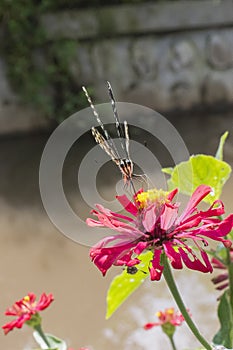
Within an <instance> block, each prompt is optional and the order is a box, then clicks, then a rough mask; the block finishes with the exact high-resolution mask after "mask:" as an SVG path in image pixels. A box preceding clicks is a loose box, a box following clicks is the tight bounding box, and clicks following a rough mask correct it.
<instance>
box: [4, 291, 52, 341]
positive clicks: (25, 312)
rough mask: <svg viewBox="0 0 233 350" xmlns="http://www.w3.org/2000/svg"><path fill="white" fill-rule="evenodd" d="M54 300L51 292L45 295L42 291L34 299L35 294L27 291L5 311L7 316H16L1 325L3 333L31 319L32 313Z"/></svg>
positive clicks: (34, 313)
mask: <svg viewBox="0 0 233 350" xmlns="http://www.w3.org/2000/svg"><path fill="white" fill-rule="evenodd" d="M53 300H54V298H53V295H52V294H48V295H46V294H45V293H43V294H42V295H41V297H40V299H39V301H36V296H35V294H33V293H28V295H26V296H25V297H24V298H23V299H21V300H19V301H16V302H15V303H14V305H13V306H12V307H10V308H8V309H7V310H6V312H5V315H7V316H16V317H17V318H16V319H15V320H14V321H12V322H10V323H7V324H5V325H4V326H2V328H3V330H4V333H5V334H7V333H9V332H10V331H12V330H13V329H14V328H15V327H17V328H21V327H22V326H23V324H24V323H25V322H27V321H29V320H30V319H31V317H32V316H33V315H36V314H37V313H38V312H39V311H42V310H44V309H46V308H47V307H48V306H49V305H50V304H51V302H52V301H53Z"/></svg>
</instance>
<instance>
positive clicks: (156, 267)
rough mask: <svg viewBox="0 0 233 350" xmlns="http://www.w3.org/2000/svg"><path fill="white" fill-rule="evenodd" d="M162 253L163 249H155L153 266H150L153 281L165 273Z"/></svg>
mask: <svg viewBox="0 0 233 350" xmlns="http://www.w3.org/2000/svg"><path fill="white" fill-rule="evenodd" d="M161 253H162V250H161V249H156V250H155V251H154V257H153V259H152V261H151V263H152V266H151V267H150V268H149V270H150V279H151V281H159V280H160V278H161V275H162V273H163V269H164V267H163V266H162V265H161V264H160V257H161Z"/></svg>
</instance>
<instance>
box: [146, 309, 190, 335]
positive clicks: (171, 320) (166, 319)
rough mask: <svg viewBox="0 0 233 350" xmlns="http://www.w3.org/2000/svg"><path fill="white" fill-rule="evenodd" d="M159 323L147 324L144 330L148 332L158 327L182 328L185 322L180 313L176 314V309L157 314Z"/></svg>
mask: <svg viewBox="0 0 233 350" xmlns="http://www.w3.org/2000/svg"><path fill="white" fill-rule="evenodd" d="M156 316H157V317H158V319H159V321H158V322H154V323H146V324H145V325H144V327H143V328H144V329H145V330H148V329H151V328H153V327H156V326H165V325H172V326H174V327H176V326H181V325H182V323H183V322H184V317H183V316H182V314H181V313H180V312H175V310H174V308H168V309H165V311H164V312H163V311H159V312H157V313H156Z"/></svg>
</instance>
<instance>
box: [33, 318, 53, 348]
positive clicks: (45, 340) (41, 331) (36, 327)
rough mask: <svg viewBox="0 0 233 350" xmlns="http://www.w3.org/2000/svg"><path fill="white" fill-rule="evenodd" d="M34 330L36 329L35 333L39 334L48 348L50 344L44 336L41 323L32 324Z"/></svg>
mask: <svg viewBox="0 0 233 350" xmlns="http://www.w3.org/2000/svg"><path fill="white" fill-rule="evenodd" d="M34 329H35V331H37V333H39V335H40V336H41V338H42V339H43V340H44V342H45V344H46V345H47V347H48V348H50V344H49V341H48V339H47V338H46V335H45V334H44V332H43V330H42V328H41V325H40V324H38V325H36V326H34Z"/></svg>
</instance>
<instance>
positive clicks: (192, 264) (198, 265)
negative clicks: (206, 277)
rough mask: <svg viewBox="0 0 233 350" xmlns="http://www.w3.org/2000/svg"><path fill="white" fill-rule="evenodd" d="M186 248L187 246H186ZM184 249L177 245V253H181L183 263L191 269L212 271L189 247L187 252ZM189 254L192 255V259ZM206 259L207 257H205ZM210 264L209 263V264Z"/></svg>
mask: <svg viewBox="0 0 233 350" xmlns="http://www.w3.org/2000/svg"><path fill="white" fill-rule="evenodd" d="M186 250H187V248H186ZM186 250H184V249H183V248H181V247H179V253H180V255H181V258H182V260H183V262H184V264H185V265H186V266H187V267H188V268H189V269H191V270H196V271H201V272H204V273H206V272H212V269H211V268H209V265H210V264H208V265H207V266H205V265H204V264H203V263H202V262H201V261H200V260H199V259H198V258H197V256H196V255H195V254H194V252H193V251H192V250H191V249H189V250H188V253H187V252H186ZM189 255H191V256H192V259H191V258H190V257H189ZM207 259H208V257H207ZM210 266H211V265H210Z"/></svg>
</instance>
